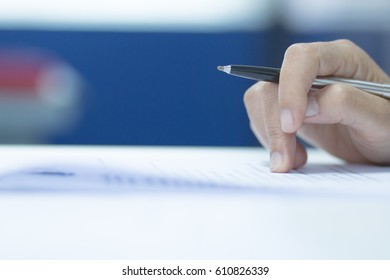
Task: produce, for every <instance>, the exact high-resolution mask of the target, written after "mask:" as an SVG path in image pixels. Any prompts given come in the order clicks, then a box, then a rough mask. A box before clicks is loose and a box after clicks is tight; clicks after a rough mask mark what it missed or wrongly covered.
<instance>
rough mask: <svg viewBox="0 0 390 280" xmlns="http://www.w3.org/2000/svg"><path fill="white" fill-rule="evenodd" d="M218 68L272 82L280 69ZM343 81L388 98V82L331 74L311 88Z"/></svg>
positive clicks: (237, 74)
mask: <svg viewBox="0 0 390 280" xmlns="http://www.w3.org/2000/svg"><path fill="white" fill-rule="evenodd" d="M217 69H218V70H220V71H223V72H225V73H227V74H230V75H233V76H238V77H241V78H246V79H251V80H256V81H267V82H272V83H278V82H279V75H280V69H279V68H271V67H262V66H251V65H227V66H218V67H217ZM336 83H344V84H348V85H351V86H354V87H356V88H358V89H361V90H363V91H366V92H368V93H371V94H374V95H376V96H380V97H383V98H386V99H389V100H390V84H380V83H373V82H367V81H361V80H354V79H345V78H339V77H333V76H326V77H318V78H316V79H315V80H314V81H313V84H312V89H320V88H323V87H325V86H328V85H332V84H336Z"/></svg>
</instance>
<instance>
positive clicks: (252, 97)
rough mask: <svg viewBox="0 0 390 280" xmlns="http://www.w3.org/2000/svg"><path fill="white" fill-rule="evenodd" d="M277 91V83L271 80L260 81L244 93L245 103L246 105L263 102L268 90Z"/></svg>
mask: <svg viewBox="0 0 390 280" xmlns="http://www.w3.org/2000/svg"><path fill="white" fill-rule="evenodd" d="M273 91H275V84H272V83H269V82H258V83H256V84H254V85H253V86H251V87H250V88H249V89H248V90H247V91H246V92H245V93H244V97H243V99H244V104H245V106H246V107H248V106H250V105H251V104H253V103H257V102H261V101H262V99H263V98H264V96H265V94H264V93H268V92H273Z"/></svg>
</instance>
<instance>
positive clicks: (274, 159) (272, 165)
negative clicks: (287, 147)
mask: <svg viewBox="0 0 390 280" xmlns="http://www.w3.org/2000/svg"><path fill="white" fill-rule="evenodd" d="M282 164H283V157H282V155H281V153H279V152H272V153H271V158H270V162H269V169H270V170H271V171H277V170H278V169H279V168H280V167H281V166H282Z"/></svg>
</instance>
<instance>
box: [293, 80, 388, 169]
mask: <svg viewBox="0 0 390 280" xmlns="http://www.w3.org/2000/svg"><path fill="white" fill-rule="evenodd" d="M308 100H309V101H308V106H307V108H306V111H305V117H304V121H303V122H304V123H305V124H322V126H315V127H311V128H310V129H307V128H305V127H303V128H302V130H301V132H300V133H301V134H302V135H303V136H304V137H305V139H309V141H310V142H312V143H314V144H315V145H318V146H320V147H322V148H324V149H326V150H327V151H329V152H330V153H332V154H334V155H337V156H339V157H341V158H343V159H345V160H347V161H351V162H367V161H370V162H374V163H386V162H389V161H390V151H389V148H388V147H389V145H390V132H389V130H388V120H389V119H390V101H388V100H385V99H383V98H381V97H377V96H374V95H371V94H369V93H366V92H363V91H361V90H359V89H356V88H354V87H352V86H349V85H345V84H335V85H331V86H328V87H326V88H324V89H321V90H319V91H317V92H316V93H314V94H310V95H309V98H308ZM330 124H337V125H336V126H335V125H332V126H329V125H330Z"/></svg>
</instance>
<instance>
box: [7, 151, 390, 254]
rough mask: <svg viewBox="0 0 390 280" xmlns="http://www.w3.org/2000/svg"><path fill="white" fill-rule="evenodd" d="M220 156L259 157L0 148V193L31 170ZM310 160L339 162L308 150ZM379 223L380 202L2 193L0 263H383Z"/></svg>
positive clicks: (222, 192) (258, 156)
mask: <svg viewBox="0 0 390 280" xmlns="http://www.w3.org/2000/svg"><path fill="white" fill-rule="evenodd" d="M222 155H225V156H226V155H228V156H229V157H230V158H231V159H232V162H239V161H240V160H242V159H243V158H245V159H246V160H247V159H250V160H254V161H258V162H259V163H261V162H262V161H267V160H268V156H267V153H266V152H265V151H263V150H261V149H255V148H242V149H240V148H158V147H149V148H148V147H47V146H35V147H34V146H32V147H24V146H3V147H0V156H1V158H2V162H1V163H0V175H1V177H0V187H1V184H2V186H3V187H4V182H9V181H6V180H8V179H7V178H10V177H9V174H15V172H16V171H17V170H19V169H20V168H21V167H23V168H28V167H31V166H32V165H34V164H37V163H39V164H42V163H49V162H50V163H53V162H54V163H58V164H64V162H67V163H70V162H75V161H76V160H77V161H78V163H80V166H81V163H84V164H86V163H89V162H95V161H96V159H97V160H98V161H99V162H100V163H102V162H103V163H104V164H106V163H107V162H116V163H117V164H118V166H119V165H121V166H122V167H123V165H125V164H126V163H128V162H131V161H134V159H137V162H139V165H140V166H142V162H141V160H140V159H143V160H147V161H150V160H154V161H155V162H160V163H162V164H164V163H165V162H166V164H167V165H169V162H170V160H171V159H172V158H176V160H182V161H183V165H188V164H190V163H191V162H199V161H204V160H207V159H209V160H210V161H211V162H213V160H212V159H214V160H215V159H216V158H218V156H222ZM310 158H311V160H310V164H318V163H324V162H326V163H332V164H333V163H339V161H337V160H336V159H334V158H332V157H330V156H327V155H325V154H323V153H320V152H318V151H311V152H310ZM113 159H115V161H114V160H113ZM91 160H92V161H91ZM102 160H103V161H102ZM114 165H115V164H113V166H114ZM189 166H190V165H189ZM224 168H225V167H224ZM219 171H220V170H219ZM387 171H388V170H387ZM11 178H13V177H12V176H11ZM0 189H1V188H0ZM389 223H390V200H389V199H387V198H384V199H380V198H378V197H371V196H370V197H365V196H362V195H359V196H348V195H332V194H326V195H324V194H323V193H318V194H307V193H305V192H304V193H302V192H296V193H287V192H280V191H278V192H264V191H243V190H237V189H235V190H234V191H232V190H231V189H223V188H219V189H218V190H217V191H216V190H213V191H209V190H207V189H199V188H194V187H192V188H177V187H175V188H170V189H166V190H165V189H164V188H162V187H161V186H160V187H158V188H155V189H153V188H148V189H137V190H133V191H125V192H124V191H120V192H107V191H105V192H101V191H100V192H96V191H94V189H93V188H92V189H87V190H84V191H82V192H78V191H61V192H56V191H52V190H51V191H48V190H47V189H39V188H38V189H31V190H28V189H26V188H22V189H17V188H16V189H5V190H4V189H3V191H1V190H0V259H384V258H386V259H388V258H390V242H389V241H388V236H390V224H389Z"/></svg>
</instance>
